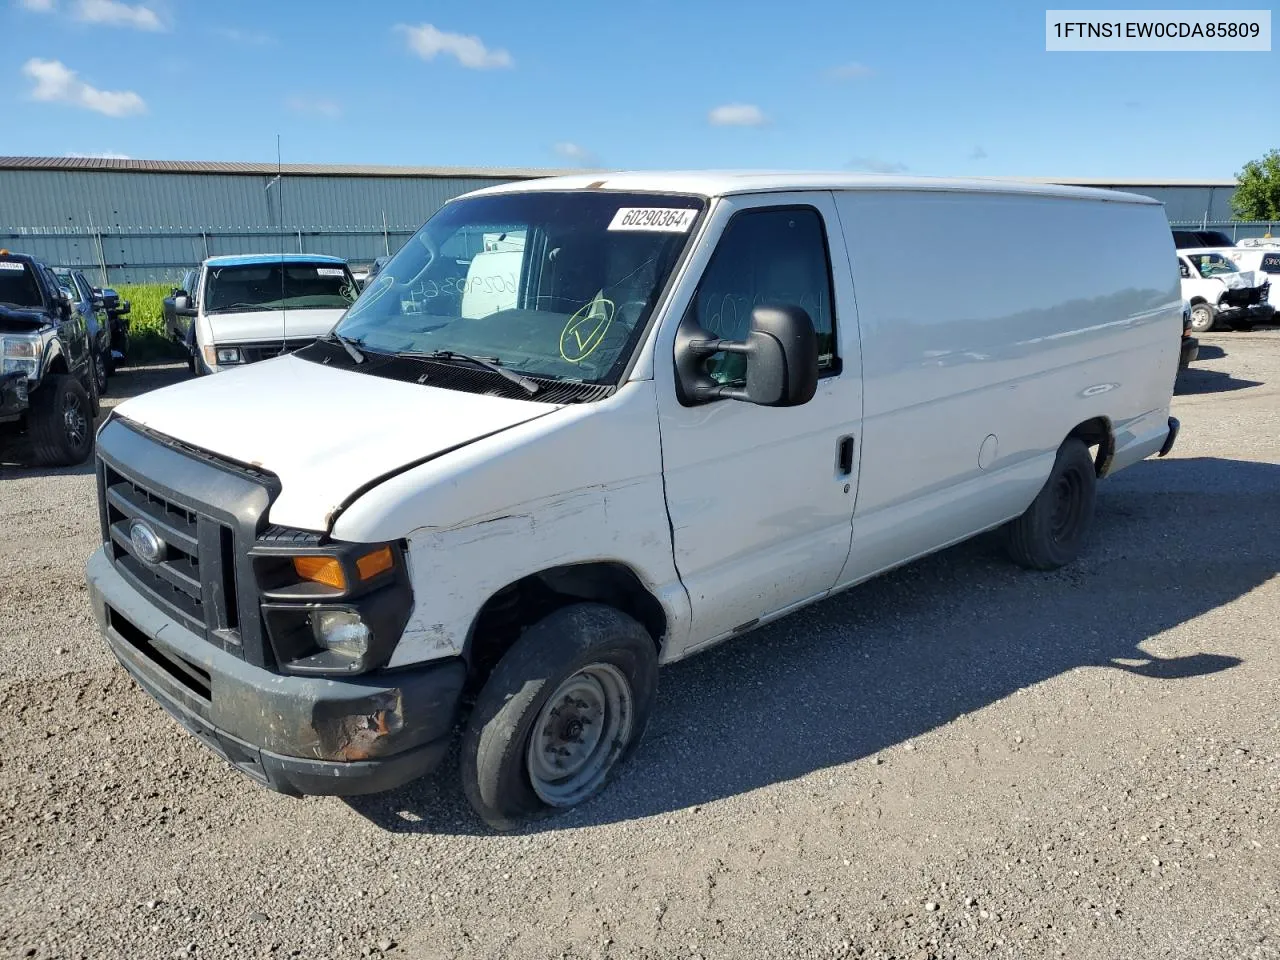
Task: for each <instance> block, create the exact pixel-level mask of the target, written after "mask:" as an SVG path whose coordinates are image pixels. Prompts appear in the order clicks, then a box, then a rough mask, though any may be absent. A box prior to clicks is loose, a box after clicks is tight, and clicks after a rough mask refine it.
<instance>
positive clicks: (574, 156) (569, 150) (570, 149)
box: [551, 140, 600, 167]
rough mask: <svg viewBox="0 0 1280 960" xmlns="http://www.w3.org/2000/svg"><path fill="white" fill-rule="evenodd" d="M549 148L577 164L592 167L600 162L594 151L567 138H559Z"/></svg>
mask: <svg viewBox="0 0 1280 960" xmlns="http://www.w3.org/2000/svg"><path fill="white" fill-rule="evenodd" d="M551 149H552V150H554V151H555V152H556V153H557V154H558V155H559V156H561V157H563V158H564V159H566V160H568V161H570V162H572V163H576V164H578V165H579V166H583V167H594V166H596V165H597V164H598V163H599V162H600V158H599V157H597V156H596V155H595V153H594V152H592V151H591V150H588V149H587V148H586V147H584V146H582V145H581V144H577V143H570V142H569V141H567V140H561V141H560V142H559V143H557V144H556V145H555V146H554V147H552V148H551Z"/></svg>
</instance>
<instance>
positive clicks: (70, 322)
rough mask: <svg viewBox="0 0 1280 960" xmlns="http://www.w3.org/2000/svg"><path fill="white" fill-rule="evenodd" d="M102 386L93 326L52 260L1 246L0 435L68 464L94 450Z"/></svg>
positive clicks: (42, 459) (35, 454)
mask: <svg viewBox="0 0 1280 960" xmlns="http://www.w3.org/2000/svg"><path fill="white" fill-rule="evenodd" d="M97 415H98V390H97V383H96V380H95V378H94V375H93V355H92V350H91V348H90V344H89V329H88V323H87V322H86V320H85V317H84V316H83V315H82V314H81V312H80V310H79V308H77V307H76V306H75V305H74V304H72V302H71V300H70V299H69V298H68V297H67V296H66V295H65V294H64V293H63V291H62V289H61V287H60V286H59V284H58V278H57V277H55V276H54V274H53V271H52V270H50V269H49V268H48V266H46V265H45V264H43V263H41V262H40V261H39V260H36V259H34V258H32V257H29V256H26V255H24V254H20V253H10V252H9V251H8V250H0V442H4V441H6V440H12V439H19V440H21V439H25V440H26V441H27V445H28V447H29V452H30V459H31V460H33V461H34V462H35V463H38V464H45V465H50V466H64V465H69V464H75V463H82V462H83V461H85V460H87V459H88V458H89V454H90V453H92V452H93V420H94V417H96V416H97Z"/></svg>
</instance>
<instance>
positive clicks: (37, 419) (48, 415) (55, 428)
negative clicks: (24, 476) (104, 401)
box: [27, 373, 93, 466]
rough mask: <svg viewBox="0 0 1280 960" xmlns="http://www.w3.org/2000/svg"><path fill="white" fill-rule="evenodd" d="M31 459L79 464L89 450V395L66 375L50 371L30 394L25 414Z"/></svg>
mask: <svg viewBox="0 0 1280 960" xmlns="http://www.w3.org/2000/svg"><path fill="white" fill-rule="evenodd" d="M27 416H28V421H27V423H28V429H29V432H30V435H31V448H32V455H33V459H34V460H35V462H36V463H38V464H42V465H44V466H71V465H72V464H77V463H83V462H84V461H85V460H87V459H88V457H89V454H90V453H91V452H92V451H93V413H92V404H91V402H90V400H89V394H88V392H87V391H86V390H85V388H84V386H83V385H81V383H80V381H79V380H77V379H76V378H75V377H73V376H70V375H69V374H65V373H62V374H53V375H51V376H49V377H47V378H45V382H44V383H42V384H41V385H40V388H39V389H38V390H36V391H35V393H33V394H32V395H31V410H30V412H29V413H28V415H27Z"/></svg>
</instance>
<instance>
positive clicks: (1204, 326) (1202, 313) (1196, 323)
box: [1191, 305, 1210, 333]
mask: <svg viewBox="0 0 1280 960" xmlns="http://www.w3.org/2000/svg"><path fill="white" fill-rule="evenodd" d="M1209 321H1210V317H1209V311H1208V310H1207V309H1205V308H1203V307H1201V306H1199V305H1197V306H1194V307H1192V308H1191V329H1192V330H1194V331H1195V332H1196V333H1204V332H1205V331H1206V330H1208V329H1209Z"/></svg>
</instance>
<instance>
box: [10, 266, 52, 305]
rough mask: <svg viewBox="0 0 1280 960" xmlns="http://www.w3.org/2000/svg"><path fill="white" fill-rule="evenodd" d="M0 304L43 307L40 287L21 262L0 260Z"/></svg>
mask: <svg viewBox="0 0 1280 960" xmlns="http://www.w3.org/2000/svg"><path fill="white" fill-rule="evenodd" d="M0 303H4V304H8V305H9V306H11V307H43V306H44V301H43V300H42V299H41V297H40V285H39V284H38V283H36V278H35V274H33V273H32V272H31V267H30V266H29V265H27V264H25V263H23V262H22V261H21V260H0Z"/></svg>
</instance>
